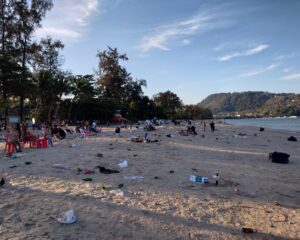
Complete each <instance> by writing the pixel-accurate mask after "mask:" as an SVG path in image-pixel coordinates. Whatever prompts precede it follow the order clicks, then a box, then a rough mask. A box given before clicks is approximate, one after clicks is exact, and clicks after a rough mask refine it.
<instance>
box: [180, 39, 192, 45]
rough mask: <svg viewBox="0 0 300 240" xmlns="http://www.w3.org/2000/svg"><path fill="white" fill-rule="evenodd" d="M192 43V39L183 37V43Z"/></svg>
mask: <svg viewBox="0 0 300 240" xmlns="http://www.w3.org/2000/svg"><path fill="white" fill-rule="evenodd" d="M191 43H192V41H191V40H190V39H183V40H182V44H183V45H189V44H191Z"/></svg>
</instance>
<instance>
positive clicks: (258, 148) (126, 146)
mask: <svg viewBox="0 0 300 240" xmlns="http://www.w3.org/2000/svg"><path fill="white" fill-rule="evenodd" d="M195 126H196V130H197V131H198V135H197V136H195V137H194V136H180V135H179V134H178V131H179V130H180V129H186V127H185V126H171V125H170V126H168V125H167V126H161V127H158V128H157V130H156V131H153V132H150V133H149V137H150V138H153V139H154V138H156V139H158V140H159V142H156V143H135V142H131V141H129V138H130V136H131V135H135V136H138V135H140V136H144V134H145V132H144V130H141V129H134V130H133V131H132V132H130V131H129V130H123V129H122V131H121V135H120V136H119V137H117V136H115V135H114V131H113V130H114V128H104V129H103V132H102V133H100V134H99V135H98V136H91V137H89V138H88V139H82V138H74V139H73V138H69V139H66V140H62V141H60V142H59V143H57V144H55V146H54V147H53V148H47V149H29V148H26V149H25V151H24V155H22V156H20V157H18V158H8V157H4V154H3V145H2V148H1V160H0V171H1V172H0V174H1V176H2V177H4V178H5V180H6V183H5V184H4V186H3V187H1V188H0V199H1V201H0V239H1V240H5V239H65V240H67V239H70V240H71V239H72V240H75V239H81V240H82V239H172V240H174V239H178V240H179V239H201V240H204V239H230V240H234V239H266V240H271V239H287V240H296V239H300V208H299V207H300V188H299V185H300V174H299V171H300V144H299V140H300V136H299V134H298V135H295V134H291V133H287V132H284V131H280V130H270V129H266V130H265V131H264V132H260V131H259V129H258V128H255V127H237V126H231V125H222V124H217V125H216V129H217V130H216V131H215V132H214V133H212V132H210V131H209V129H206V132H203V130H202V127H201V126H200V125H199V124H196V125H195ZM240 133H241V135H239V134H240ZM167 134H173V135H174V137H172V138H169V137H167V136H166V135H167ZM202 135H204V137H203V136H202ZM291 135H294V136H295V137H296V138H297V139H298V142H289V141H287V138H288V137H289V136H291ZM72 144H73V146H75V145H76V147H70V146H71V145H72ZM273 151H282V152H286V153H288V154H290V163H289V164H276V163H272V162H271V161H269V160H268V153H269V152H273ZM99 153H101V154H103V157H99V156H97V154H99ZM123 160H127V161H128V166H127V167H126V168H120V167H119V166H118V164H119V163H120V162H122V161H123ZM26 162H31V164H29V165H26V164H25V163H26ZM57 164H59V165H57ZM99 165H100V166H102V167H105V168H108V169H113V170H119V171H120V173H115V174H103V173H100V172H99V170H98V169H97V168H95V167H96V166H99ZM78 168H79V169H81V170H82V171H81V172H80V171H78ZM84 169H91V170H94V169H95V172H94V173H92V174H84ZM215 172H218V173H219V174H220V182H219V185H218V186H215V184H214V179H213V178H212V176H213V175H214V174H215ZM190 175H200V176H207V177H208V178H209V180H210V183H208V184H202V183H193V182H189V176H190ZM132 176H138V177H140V179H126V178H125V177H127V178H128V177H132ZM141 177H143V178H141ZM83 178H92V179H93V181H92V182H85V181H82V179H83ZM120 184H121V185H120ZM122 185H123V186H122ZM119 187H121V188H120V190H121V191H122V192H121V191H113V190H117V189H118V188H119ZM69 209H73V210H74V211H75V213H76V217H77V221H76V222H75V223H73V224H69V225H68V224H61V223H59V222H58V221H57V219H56V217H57V215H58V214H59V213H62V212H64V211H67V210H69ZM243 227H247V228H252V229H254V230H255V231H257V232H256V233H242V231H241V229H242V228H243Z"/></svg>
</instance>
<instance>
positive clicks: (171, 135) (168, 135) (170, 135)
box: [167, 134, 175, 138]
mask: <svg viewBox="0 0 300 240" xmlns="http://www.w3.org/2000/svg"><path fill="white" fill-rule="evenodd" d="M167 137H169V138H173V137H175V136H174V135H173V134H167Z"/></svg>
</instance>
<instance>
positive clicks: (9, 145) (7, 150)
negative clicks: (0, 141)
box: [4, 143, 16, 155]
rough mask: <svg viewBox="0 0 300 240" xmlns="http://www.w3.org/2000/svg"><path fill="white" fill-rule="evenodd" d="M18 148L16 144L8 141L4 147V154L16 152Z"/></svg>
mask: <svg viewBox="0 0 300 240" xmlns="http://www.w3.org/2000/svg"><path fill="white" fill-rule="evenodd" d="M15 150H16V148H15V145H14V144H13V143H6V144H5V148H4V154H6V155H7V154H11V153H14V152H15Z"/></svg>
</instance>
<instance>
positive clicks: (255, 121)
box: [225, 118, 300, 133]
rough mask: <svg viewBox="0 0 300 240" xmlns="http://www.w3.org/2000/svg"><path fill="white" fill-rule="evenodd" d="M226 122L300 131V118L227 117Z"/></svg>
mask: <svg viewBox="0 0 300 240" xmlns="http://www.w3.org/2000/svg"><path fill="white" fill-rule="evenodd" d="M225 122H226V123H229V124H232V125H240V126H254V127H264V128H272V129H281V130H287V131H289V132H297V133H300V118H251V119H226V120H225Z"/></svg>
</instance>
